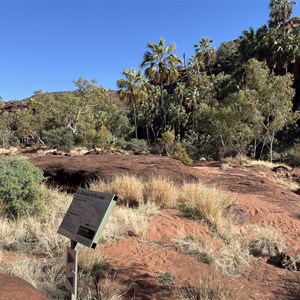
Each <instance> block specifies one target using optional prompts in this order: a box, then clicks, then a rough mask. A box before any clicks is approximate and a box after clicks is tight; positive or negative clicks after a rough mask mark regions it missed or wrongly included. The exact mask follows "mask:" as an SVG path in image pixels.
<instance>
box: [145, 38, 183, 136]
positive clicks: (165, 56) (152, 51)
mask: <svg viewBox="0 0 300 300" xmlns="http://www.w3.org/2000/svg"><path fill="white" fill-rule="evenodd" d="M147 48H148V49H149V50H147V51H146V52H145V54H144V58H143V61H142V63H141V67H142V68H145V75H146V77H147V78H148V79H149V81H150V82H151V83H153V84H155V85H158V86H159V87H160V106H161V119H162V120H161V131H162V132H163V131H164V130H165V126H166V109H165V103H164V87H165V85H166V84H170V83H171V82H173V81H175V80H176V79H177V78H178V77H179V72H178V70H177V68H178V67H179V64H181V63H182V61H181V59H180V58H179V57H178V56H177V55H175V54H174V52H175V50H176V45H175V44H173V43H171V44H169V45H166V44H165V39H164V38H160V39H159V42H158V44H155V43H154V42H150V43H148V44H147Z"/></svg>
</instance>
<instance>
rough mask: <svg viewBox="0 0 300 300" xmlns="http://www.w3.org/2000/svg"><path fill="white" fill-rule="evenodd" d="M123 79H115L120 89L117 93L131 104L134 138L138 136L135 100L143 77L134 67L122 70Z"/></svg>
mask: <svg viewBox="0 0 300 300" xmlns="http://www.w3.org/2000/svg"><path fill="white" fill-rule="evenodd" d="M122 74H123V76H124V77H125V78H124V79H120V80H118V81H117V86H118V88H119V89H120V90H119V94H120V97H121V99H126V100H127V101H129V103H130V105H131V110H132V113H133V118H134V129H135V138H136V139H137V138H138V133H137V117H136V115H137V113H136V102H137V100H138V96H139V88H140V85H141V84H142V83H143V82H144V77H143V75H142V74H141V72H140V71H139V72H137V71H136V70H135V69H134V68H131V69H126V70H124V71H123V72H122Z"/></svg>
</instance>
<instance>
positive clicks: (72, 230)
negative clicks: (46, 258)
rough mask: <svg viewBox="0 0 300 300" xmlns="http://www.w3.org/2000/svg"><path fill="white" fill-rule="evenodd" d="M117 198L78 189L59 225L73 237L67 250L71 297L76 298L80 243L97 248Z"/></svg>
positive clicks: (59, 230) (67, 278)
mask: <svg viewBox="0 0 300 300" xmlns="http://www.w3.org/2000/svg"><path fill="white" fill-rule="evenodd" d="M117 199H118V197H117V196H116V195H113V194H109V193H100V192H95V191H91V190H86V189H82V188H79V189H78V190H77V192H76V194H75V195H74V198H73V201H72V203H71V204H70V207H69V208H68V211H67V213H66V215H65V217H64V219H63V220H62V223H61V224H60V226H59V228H58V233H59V234H61V235H63V236H65V237H67V238H69V239H70V240H71V247H68V249H67V262H66V288H67V290H68V291H69V292H70V299H71V300H76V297H77V269H78V265H77V257H78V249H77V248H78V247H77V246H78V243H80V244H83V245H85V246H87V247H90V248H96V246H97V243H98V242H99V239H100V236H101V234H102V232H103V230H104V227H105V225H106V223H107V221H108V219H109V217H110V215H111V213H112V210H113V208H114V206H115V205H116V202H117Z"/></svg>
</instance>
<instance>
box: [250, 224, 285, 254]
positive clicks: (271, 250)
mask: <svg viewBox="0 0 300 300" xmlns="http://www.w3.org/2000/svg"><path fill="white" fill-rule="evenodd" d="M247 230H248V231H251V233H252V234H253V233H254V238H252V239H250V242H249V249H250V253H251V254H252V255H254V256H257V257H263V256H274V255H276V254H278V253H280V252H282V251H283V250H284V248H285V242H284V239H283V236H282V234H281V233H280V232H278V231H277V230H275V229H274V228H272V227H259V226H249V227H248V228H247Z"/></svg>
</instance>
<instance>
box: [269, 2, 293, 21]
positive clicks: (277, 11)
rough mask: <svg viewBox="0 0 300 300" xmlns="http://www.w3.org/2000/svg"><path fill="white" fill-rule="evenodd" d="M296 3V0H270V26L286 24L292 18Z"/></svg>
mask: <svg viewBox="0 0 300 300" xmlns="http://www.w3.org/2000/svg"><path fill="white" fill-rule="evenodd" d="M296 4H297V2H296V1H294V0H292V1H290V0H270V3H269V8H270V20H269V25H270V27H273V26H276V25H284V24H285V23H286V22H287V21H288V20H289V19H290V18H291V15H292V13H293V6H294V5H296Z"/></svg>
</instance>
